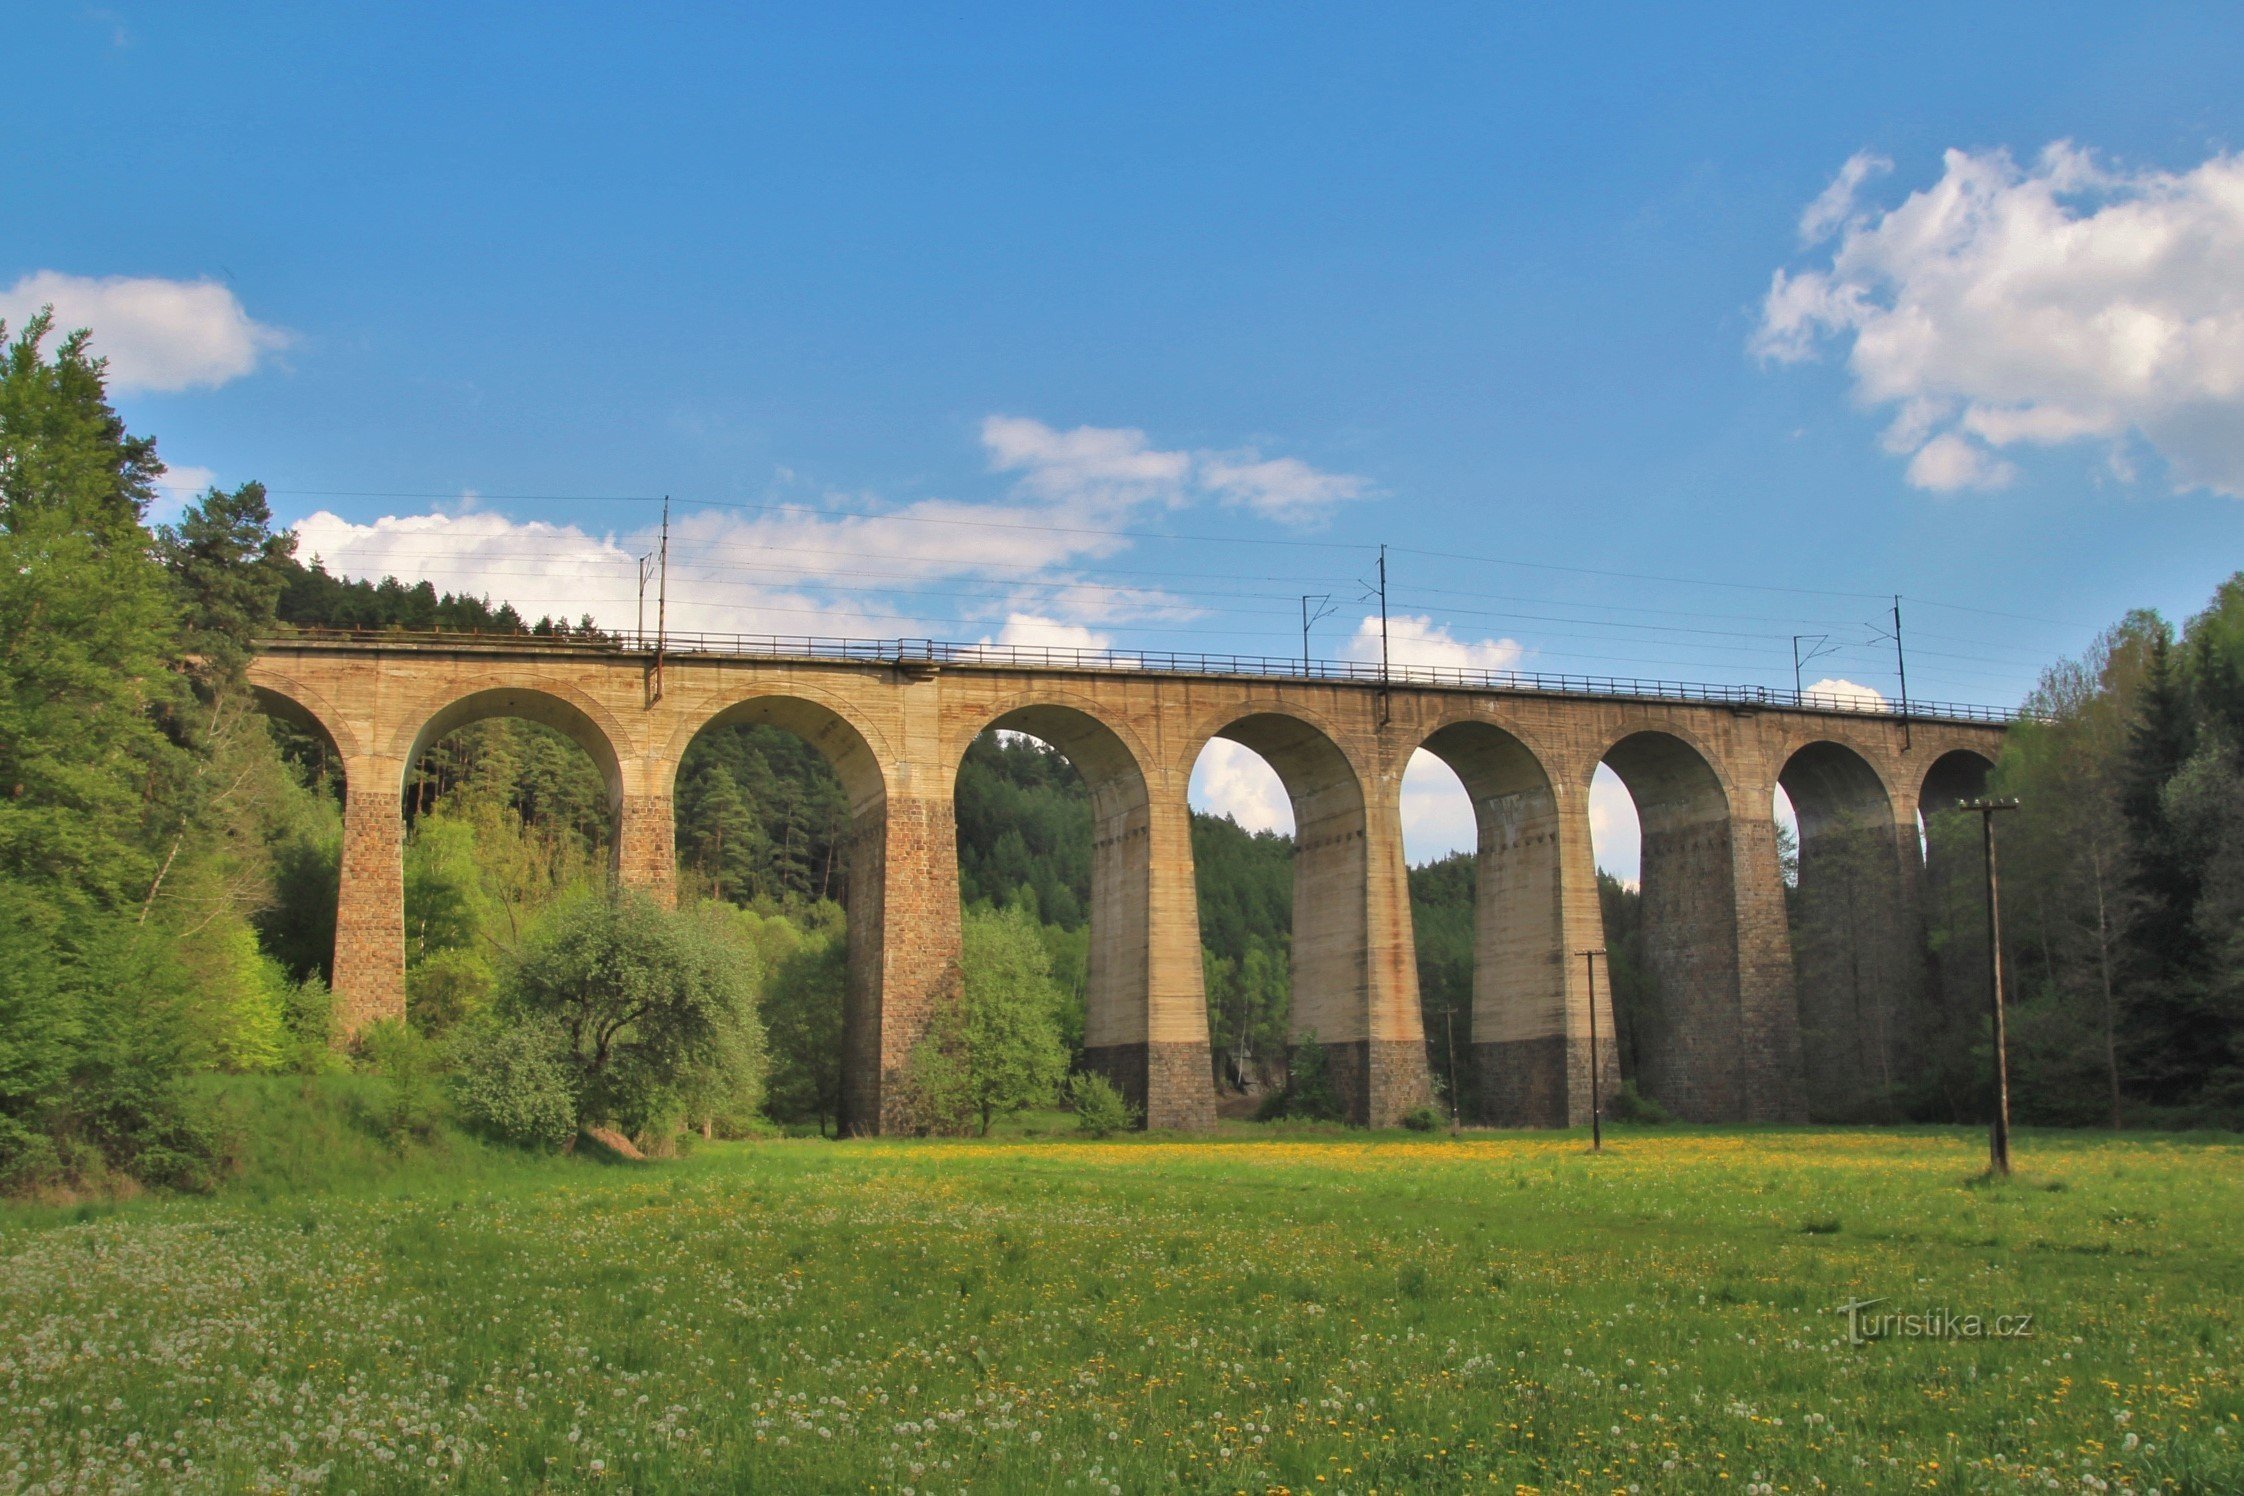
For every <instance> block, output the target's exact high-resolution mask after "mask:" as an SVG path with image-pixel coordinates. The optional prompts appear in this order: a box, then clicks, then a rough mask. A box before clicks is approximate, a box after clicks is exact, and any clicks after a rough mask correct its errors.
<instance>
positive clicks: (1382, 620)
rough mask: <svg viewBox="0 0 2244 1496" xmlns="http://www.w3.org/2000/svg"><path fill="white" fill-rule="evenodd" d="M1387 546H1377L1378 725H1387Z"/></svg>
mask: <svg viewBox="0 0 2244 1496" xmlns="http://www.w3.org/2000/svg"><path fill="white" fill-rule="evenodd" d="M1387 715H1388V714H1387V547H1386V546H1385V545H1384V544H1382V545H1381V546H1380V547H1379V725H1380V726H1381V727H1385V726H1386V725H1387Z"/></svg>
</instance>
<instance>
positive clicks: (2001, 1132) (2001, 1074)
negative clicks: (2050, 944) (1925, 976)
mask: <svg viewBox="0 0 2244 1496" xmlns="http://www.w3.org/2000/svg"><path fill="white" fill-rule="evenodd" d="M2017 808H2018V802H2017V801H2016V800H1991V799H1984V798H1982V799H1978V800H1961V801H1958V802H1957V803H1956V809H1958V810H1968V811H1974V812H1976V813H1977V814H1978V816H1979V824H1980V827H1981V831H1982V836H1983V838H1984V845H1985V846H1986V849H1987V992H1988V999H1989V1002H1990V1003H1991V1005H1992V1008H1993V1012H1994V1020H1995V1120H1994V1122H1993V1124H1992V1125H1991V1126H1990V1127H1989V1128H1988V1131H1987V1167H1988V1169H1989V1170H1990V1171H1992V1172H1993V1173H1995V1174H1997V1175H1999V1176H2001V1177H2002V1178H2005V1179H2007V1178H2009V1177H2010V1042H2009V1036H2008V1034H2007V1033H2006V1031H2005V1028H2004V1024H2003V1011H2002V885H2001V882H2000V880H1999V879H1998V878H1997V877H1996V874H1995V816H1996V814H1997V813H1998V812H2000V811H2005V810H2016V809H2017Z"/></svg>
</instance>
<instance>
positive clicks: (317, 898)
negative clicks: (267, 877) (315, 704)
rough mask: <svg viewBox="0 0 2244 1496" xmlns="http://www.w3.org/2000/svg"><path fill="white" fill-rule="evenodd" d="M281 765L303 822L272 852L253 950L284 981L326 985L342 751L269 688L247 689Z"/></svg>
mask: <svg viewBox="0 0 2244 1496" xmlns="http://www.w3.org/2000/svg"><path fill="white" fill-rule="evenodd" d="M252 699H253V700H254V701H255V702H256V704H257V708H258V710H259V711H260V712H262V713H263V714H264V717H265V721H266V726H267V727H268V729H269V730H270V731H271V733H272V737H273V744H274V747H275V748H276V749H278V751H279V753H280V757H281V762H282V763H283V764H284V765H286V766H287V768H288V770H289V772H290V774H291V775H292V776H293V777H294V778H295V779H296V781H297V783H299V784H300V785H302V786H303V787H304V788H305V790H307V791H308V792H309V793H308V794H307V796H306V797H305V802H304V811H305V813H304V815H303V816H302V817H301V820H300V823H299V824H295V825H292V826H291V827H290V828H289V829H288V833H287V835H286V836H285V837H283V838H282V839H281V840H279V841H278V842H276V843H275V844H273V845H272V846H271V847H270V849H269V850H270V853H271V855H272V857H273V860H274V864H275V866H274V880H273V883H274V890H275V894H276V897H275V898H274V900H273V902H272V903H271V904H270V905H269V906H268V907H266V908H264V909H260V910H259V911H257V913H256V914H254V915H253V916H252V917H251V923H252V924H253V925H254V926H255V927H256V930H257V939H258V944H259V945H260V946H261V947H262V948H263V949H264V950H265V952H266V953H267V954H269V955H271V956H272V957H273V958H274V959H275V960H277V961H279V962H280V963H281V965H282V967H283V968H285V969H286V971H287V973H288V976H289V979H290V980H291V981H293V982H296V983H300V984H301V983H305V982H307V981H310V980H312V979H314V978H317V979H318V980H319V981H320V982H328V981H330V980H331V978H332V976H333V972H334V960H335V916H336V905H337V902H338V899H339V896H340V892H341V876H342V850H343V809H344V805H345V803H346V800H347V796H348V792H349V782H348V778H347V775H346V771H345V767H344V761H345V756H344V752H343V748H342V745H341V744H340V743H339V742H337V740H336V737H335V734H334V733H333V732H332V731H331V730H330V729H329V727H328V725H327V723H326V721H324V720H323V719H322V718H321V716H320V714H319V713H318V712H316V711H314V710H313V709H312V708H311V707H310V706H309V705H307V704H306V703H305V702H303V701H301V700H299V699H298V698H296V697H295V696H292V695H289V694H288V693H287V692H286V691H283V690H281V689H278V688H276V687H273V686H270V685H257V686H254V687H253V688H252Z"/></svg>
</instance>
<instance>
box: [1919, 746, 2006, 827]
mask: <svg viewBox="0 0 2244 1496" xmlns="http://www.w3.org/2000/svg"><path fill="white" fill-rule="evenodd" d="M1994 772H1995V761H1994V760H1993V759H1991V758H1989V757H1988V756H1987V755H1986V754H1984V753H1981V752H1979V751H1978V750H1977V749H1975V748H1951V749H1950V750H1949V751H1948V752H1946V753H1943V754H1941V755H1940V756H1939V757H1938V758H1936V759H1934V760H1933V761H1932V762H1931V764H1929V765H1928V766H1927V767H1926V769H1925V775H1924V778H1923V779H1922V780H1921V781H1920V782H1919V786H1918V791H1917V806H1918V808H1919V810H1921V811H1922V812H1923V814H1924V815H1925V816H1927V817H1931V816H1935V815H1938V814H1939V813H1940V812H1942V811H1944V810H1954V809H1955V808H1956V802H1957V801H1958V800H1973V799H1977V798H1978V797H1979V796H1981V795H1984V794H1986V793H1987V780H1988V778H1989V776H1991V775H1992V774H1993V773H1994Z"/></svg>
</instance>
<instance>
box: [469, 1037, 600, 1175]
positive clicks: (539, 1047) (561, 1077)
mask: <svg viewBox="0 0 2244 1496" xmlns="http://www.w3.org/2000/svg"><path fill="white" fill-rule="evenodd" d="M453 1058H454V1063H455V1064H456V1066H457V1070H458V1073H457V1074H456V1075H455V1077H454V1078H453V1082H452V1087H453V1092H452V1094H453V1097H454V1100H455V1101H456V1102H457V1104H458V1106H459V1109H460V1116H461V1119H462V1120H463V1121H465V1122H466V1123H467V1124H468V1125H469V1126H470V1127H473V1128H475V1129H476V1130H477V1131H479V1132H483V1133H487V1134H489V1135H490V1136H492V1137H495V1138H500V1139H503V1140H504V1141H506V1142H509V1143H515V1144H518V1145H520V1146H522V1147H525V1148H559V1147H561V1146H562V1145H563V1144H565V1143H567V1142H568V1141H569V1139H570V1138H572V1137H574V1136H576V1131H577V1093H576V1087H575V1084H574V1077H573V1075H572V1072H571V1067H570V1065H569V1062H568V1059H567V1050H566V1043H565V1039H564V1036H563V1035H562V1034H560V1033H559V1032H558V1031H556V1030H554V1029H552V1028H549V1027H547V1026H544V1025H541V1024H537V1023H521V1024H507V1023H501V1022H498V1021H496V1020H490V1019H486V1020H484V1021H482V1022H479V1023H474V1024H470V1025H468V1026H467V1027H465V1028H463V1029H461V1030H460V1031H459V1032H458V1035H457V1037H456V1039H455V1041H454V1044H453Z"/></svg>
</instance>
